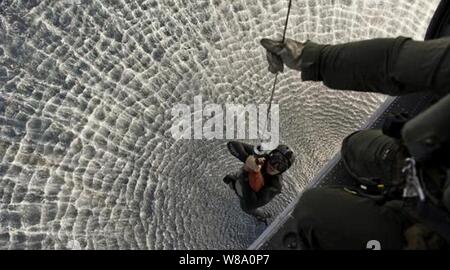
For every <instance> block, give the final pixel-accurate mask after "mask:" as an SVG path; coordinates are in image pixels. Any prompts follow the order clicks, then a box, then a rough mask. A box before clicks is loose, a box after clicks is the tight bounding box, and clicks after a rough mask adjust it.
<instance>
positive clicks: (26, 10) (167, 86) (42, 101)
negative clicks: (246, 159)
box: [0, 0, 438, 249]
mask: <svg viewBox="0 0 450 270" xmlns="http://www.w3.org/2000/svg"><path fill="white" fill-rule="evenodd" d="M437 2H438V1H437V0H433V1H424V0H422V1H419V0H417V1H415V0H402V1H396V0H380V1H362V0H361V1H356V0H353V1H352V0H337V1H331V0H323V1H322V0H321V1H318V0H309V1H302V0H294V1H293V5H292V12H291V18H290V24H289V28H288V31H287V36H288V37H290V38H294V39H298V40H306V39H311V40H314V41H317V42H322V43H339V42H346V41H351V40H359V39H366V38H371V37H395V36H398V35H405V36H412V37H415V38H419V39H420V38H422V36H423V35H424V33H425V30H426V27H427V24H428V22H429V20H430V18H431V16H432V14H433V11H434V9H435V7H436V5H437ZM286 12H287V1H278V0H277V1H275V0H269V1H258V0H246V1H244V0H242V1H218V0H209V1H194V0H167V1H143V0H109V1H103V0H102V1H100V0H64V1H50V0H48V1H25V0H23V1H22V0H14V1H13V0H5V1H0V248H1V249H66V248H68V249H241V248H245V247H247V246H248V245H249V244H250V243H251V242H252V241H253V240H254V239H255V238H256V237H257V236H258V235H259V234H260V233H261V232H262V230H263V229H264V227H263V226H262V225H261V224H258V223H256V222H255V220H254V219H252V218H250V217H248V216H247V215H245V214H243V212H242V211H241V210H240V208H239V204H238V202H237V199H236V198H235V196H234V194H233V193H232V191H231V190H229V189H227V188H226V187H225V186H224V185H223V183H222V181H221V179H222V178H223V176H224V175H225V174H226V173H228V172H232V171H234V170H236V169H238V168H239V162H238V161H237V160H235V159H233V158H232V157H231V156H230V155H229V154H228V153H227V150H226V148H225V143H226V141H220V140H213V141H207V140H190V141H175V140H174V139H172V136H171V133H170V131H169V129H170V127H171V124H172V123H171V109H172V107H173V106H174V105H176V104H178V103H183V104H192V103H193V97H194V96H196V95H202V96H203V102H204V103H218V104H225V103H227V102H228V103H230V102H232V103H242V104H248V103H257V104H259V103H266V102H267V101H268V98H269V94H270V93H269V88H270V86H271V83H272V80H273V75H271V74H269V73H268V72H267V64H266V62H265V55H264V51H263V50H262V48H261V47H260V46H259V39H260V38H262V37H272V38H281V34H282V30H283V29H282V28H283V25H284V20H285V15H286ZM383 100H384V96H380V95H373V94H363V93H354V92H337V91H330V90H327V89H326V88H324V87H323V86H322V85H321V84H318V83H302V82H301V81H300V74H299V73H297V72H293V71H288V72H286V73H284V74H283V75H281V76H280V82H279V87H278V90H277V92H276V96H275V102H277V103H279V104H280V117H281V120H282V122H281V136H282V138H281V139H282V142H283V143H286V144H288V145H290V146H291V147H293V148H294V149H295V152H296V153H297V155H298V158H297V160H299V162H297V163H296V164H295V166H294V167H293V168H292V169H291V170H290V171H289V173H288V174H287V177H286V181H285V182H284V183H283V186H284V192H283V193H282V194H281V195H279V196H278V197H277V198H276V200H275V201H274V202H272V203H271V204H270V205H268V206H267V207H266V208H267V210H268V211H270V212H271V213H272V214H273V215H276V214H277V213H279V212H280V211H282V209H283V208H284V207H285V206H286V205H287V204H288V203H289V202H290V201H291V200H292V199H293V198H294V197H295V196H296V194H298V193H299V192H300V191H301V190H302V189H303V188H304V186H305V185H306V184H307V182H308V179H310V178H311V177H312V176H313V175H314V174H315V173H316V172H317V171H318V170H319V169H320V167H321V166H322V165H323V164H324V163H325V162H326V161H327V160H329V159H330V158H331V157H332V155H333V154H334V153H336V152H337V151H338V150H339V146H340V141H341V140H342V139H343V138H344V137H345V135H346V134H348V133H350V132H352V131H353V130H355V129H357V128H358V127H360V126H361V125H362V124H363V123H364V122H365V120H366V119H367V117H368V116H369V115H370V114H371V113H372V112H373V111H374V110H375V109H376V108H377V106H379V105H380V103H381V102H382V101H383Z"/></svg>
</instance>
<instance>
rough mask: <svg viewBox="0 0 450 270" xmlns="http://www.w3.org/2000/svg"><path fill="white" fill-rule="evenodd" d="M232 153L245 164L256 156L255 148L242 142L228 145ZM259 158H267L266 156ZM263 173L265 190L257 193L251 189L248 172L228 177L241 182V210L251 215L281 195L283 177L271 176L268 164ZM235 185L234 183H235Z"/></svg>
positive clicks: (240, 172) (264, 166) (262, 170)
mask: <svg viewBox="0 0 450 270" xmlns="http://www.w3.org/2000/svg"><path fill="white" fill-rule="evenodd" d="M227 146H228V149H229V150H230V153H231V154H232V155H233V156H235V157H237V158H238V159H239V160H240V161H242V162H244V163H245V161H246V160H247V158H248V157H249V156H250V155H255V156H257V155H256V154H255V152H254V150H253V146H252V145H249V144H245V143H240V142H229V143H228V144H227ZM257 157H266V156H265V155H262V156H257ZM261 173H262V175H263V177H264V186H263V188H262V189H261V190H260V191H258V192H255V191H253V190H252V189H251V187H250V185H249V182H248V172H246V171H245V170H243V169H242V170H241V171H239V172H238V173H237V174H236V175H232V176H228V177H231V178H233V181H234V182H236V181H240V184H241V187H242V196H239V194H238V196H239V198H240V201H241V208H242V209H243V210H244V211H245V212H247V213H249V214H252V215H253V214H255V210H256V209H257V208H259V207H262V206H264V205H266V204H267V203H269V202H270V201H271V200H272V199H273V198H274V197H275V196H276V195H277V194H279V193H281V188H282V185H281V179H282V176H281V175H269V174H267V172H266V164H264V165H263V167H262V168H261ZM233 184H234V183H233Z"/></svg>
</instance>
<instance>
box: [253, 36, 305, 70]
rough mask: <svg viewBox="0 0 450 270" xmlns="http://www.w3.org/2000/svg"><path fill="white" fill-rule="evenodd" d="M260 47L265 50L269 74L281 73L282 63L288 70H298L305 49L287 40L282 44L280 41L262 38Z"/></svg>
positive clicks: (295, 42) (298, 43) (302, 45)
mask: <svg viewBox="0 0 450 270" xmlns="http://www.w3.org/2000/svg"><path fill="white" fill-rule="evenodd" d="M261 45H262V46H263V47H264V48H265V49H266V50H267V61H268V62H269V71H270V72H272V73H278V72H283V71H284V66H283V63H284V64H285V65H286V66H287V67H289V68H292V69H296V70H300V65H301V56H302V52H303V48H304V47H305V45H304V44H303V43H301V42H298V41H295V40H292V39H288V38H287V39H286V40H285V42H284V44H283V43H282V42H281V41H275V40H271V39H267V38H263V39H261Z"/></svg>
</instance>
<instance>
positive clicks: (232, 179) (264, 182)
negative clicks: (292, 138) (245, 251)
mask: <svg viewBox="0 0 450 270" xmlns="http://www.w3.org/2000/svg"><path fill="white" fill-rule="evenodd" d="M227 147H228V150H229V151H230V153H231V154H232V155H233V156H235V157H237V158H238V159H239V160H240V161H242V162H244V166H243V168H242V169H241V170H239V171H238V172H236V173H235V174H232V175H227V176H225V178H224V179H223V181H224V182H225V184H227V185H229V186H230V188H231V189H233V190H234V191H235V192H236V195H237V196H238V197H239V199H240V205H241V208H242V210H244V212H246V213H248V214H250V215H253V216H255V217H256V218H257V219H259V220H263V221H265V220H266V219H267V218H269V217H270V215H269V214H268V213H265V212H263V211H262V210H260V209H258V208H260V207H262V206H264V205H266V204H267V203H269V202H270V201H271V200H272V199H273V198H274V197H275V196H276V195H277V194H280V193H281V189H282V185H281V181H282V173H284V172H285V171H287V170H288V169H289V168H290V167H291V166H292V164H293V163H294V161H295V158H294V153H293V152H292V151H291V150H290V149H289V147H287V146H286V145H279V146H278V147H277V148H276V149H275V150H272V151H271V152H269V153H265V154H264V153H263V154H257V153H255V150H254V147H253V146H252V145H249V144H245V143H240V142H229V143H228V144H227Z"/></svg>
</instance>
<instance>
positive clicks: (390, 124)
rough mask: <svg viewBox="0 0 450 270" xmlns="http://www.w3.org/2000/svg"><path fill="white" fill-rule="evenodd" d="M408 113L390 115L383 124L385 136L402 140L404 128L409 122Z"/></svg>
mask: <svg viewBox="0 0 450 270" xmlns="http://www.w3.org/2000/svg"><path fill="white" fill-rule="evenodd" d="M409 119H410V117H409V115H408V114H407V113H399V114H390V115H388V116H387V117H386V120H385V121H384V123H383V128H382V129H383V134H384V135H387V136H389V137H392V138H395V139H401V138H402V129H403V126H405V124H406V123H407V122H408V121H409Z"/></svg>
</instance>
